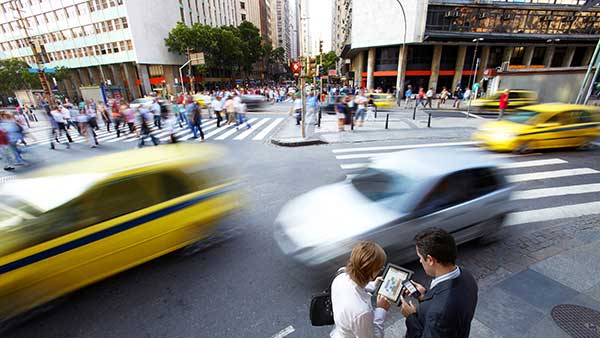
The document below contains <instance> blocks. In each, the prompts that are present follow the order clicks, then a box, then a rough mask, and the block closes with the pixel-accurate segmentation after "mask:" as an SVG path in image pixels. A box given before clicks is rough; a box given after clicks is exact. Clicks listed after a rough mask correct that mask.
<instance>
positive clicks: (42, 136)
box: [26, 117, 283, 146]
mask: <svg viewBox="0 0 600 338" xmlns="http://www.w3.org/2000/svg"><path fill="white" fill-rule="evenodd" d="M282 121H283V118H271V117H254V118H249V119H248V122H249V123H250V124H251V128H249V129H246V127H245V126H243V127H242V126H240V127H239V130H236V129H235V125H229V126H227V125H225V124H222V125H221V128H217V126H216V123H217V120H216V119H206V120H203V121H202V131H203V132H204V135H205V138H206V139H208V138H211V139H212V140H213V141H228V140H235V141H243V140H246V141H249V140H252V141H260V140H263V139H264V138H265V137H266V136H267V135H269V134H270V133H271V132H272V131H273V129H275V127H276V126H277V125H278V124H279V123H281V122H282ZM135 126H136V129H137V131H138V132H141V122H140V121H136V123H135ZM119 129H120V131H121V133H120V137H117V133H116V130H115V128H114V125H111V130H110V132H108V131H106V126H102V127H101V128H100V129H99V130H97V131H96V138H97V140H98V142H99V143H100V144H103V143H104V144H106V143H116V142H124V143H133V142H137V141H138V140H139V138H138V137H137V136H136V135H135V134H130V133H129V128H128V126H127V125H126V124H122V125H120V128H119ZM69 134H70V135H71V138H72V139H73V143H81V144H86V143H87V142H88V140H87V138H86V137H84V136H81V135H79V133H78V132H77V130H75V129H74V128H71V129H70V130H69ZM151 134H152V135H153V136H155V137H157V138H158V139H159V140H160V141H161V142H167V141H168V140H169V138H170V136H171V135H170V131H169V130H167V129H165V128H163V129H158V128H155V127H154V126H152V131H151ZM254 134H255V135H256V136H255V137H254V138H250V136H251V135H254ZM175 136H176V137H177V139H178V140H180V141H186V140H190V139H192V138H193V136H194V134H193V132H192V130H191V129H190V128H189V127H188V126H187V125H184V126H182V127H180V126H179V125H177V126H176V129H175ZM52 140H53V138H52V137H51V135H50V129H49V128H43V127H40V128H35V129H31V130H30V135H29V136H26V141H27V144H28V145H31V146H34V145H49V144H50V142H51V141H52ZM59 140H60V141H61V142H62V143H64V140H66V138H65V136H62V137H60V138H59ZM54 142H56V141H54Z"/></svg>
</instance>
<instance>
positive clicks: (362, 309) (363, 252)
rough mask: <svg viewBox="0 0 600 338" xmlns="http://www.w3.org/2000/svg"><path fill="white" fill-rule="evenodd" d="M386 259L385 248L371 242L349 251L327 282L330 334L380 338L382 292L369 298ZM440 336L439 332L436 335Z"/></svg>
mask: <svg viewBox="0 0 600 338" xmlns="http://www.w3.org/2000/svg"><path fill="white" fill-rule="evenodd" d="M386 260H387V255H386V254H385V251H384V250H383V249H382V248H381V247H380V246H379V245H377V244H375V243H373V242H368V241H365V242H361V243H359V244H358V245H357V246H356V247H354V249H352V253H351V254H350V258H349V259H348V263H347V264H346V266H345V268H344V270H343V273H341V274H339V275H338V276H337V277H336V278H335V279H334V280H333V283H331V305H332V308H333V319H334V322H335V326H334V328H333V330H332V331H331V333H330V336H331V338H355V337H361V338H362V337H369V338H374V337H376V338H383V335H384V328H383V322H384V321H385V317H386V315H387V311H388V310H389V309H390V303H389V301H388V300H387V299H386V298H385V297H384V296H378V297H377V303H376V306H375V309H373V305H372V302H371V298H372V293H373V292H375V290H376V289H377V286H378V284H379V283H381V279H380V278H378V274H379V272H380V271H381V269H382V268H383V267H384V265H385V262H386ZM440 337H441V336H440Z"/></svg>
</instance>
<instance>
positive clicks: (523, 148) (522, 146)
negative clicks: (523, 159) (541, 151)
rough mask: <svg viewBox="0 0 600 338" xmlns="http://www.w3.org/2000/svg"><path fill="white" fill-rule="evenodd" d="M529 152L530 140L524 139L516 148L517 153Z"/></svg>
mask: <svg viewBox="0 0 600 338" xmlns="http://www.w3.org/2000/svg"><path fill="white" fill-rule="evenodd" d="M529 152H531V143H530V142H529V141H523V142H522V143H521V144H519V146H518V147H517V148H516V149H515V153H517V154H527V153H529Z"/></svg>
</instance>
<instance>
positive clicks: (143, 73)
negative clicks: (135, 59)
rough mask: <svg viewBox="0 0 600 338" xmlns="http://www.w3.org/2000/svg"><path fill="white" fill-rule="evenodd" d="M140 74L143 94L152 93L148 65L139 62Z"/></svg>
mask: <svg viewBox="0 0 600 338" xmlns="http://www.w3.org/2000/svg"><path fill="white" fill-rule="evenodd" d="M137 70H138V74H139V75H140V81H141V83H142V94H143V95H148V94H150V93H152V87H151V86H150V74H149V73H148V66H146V65H141V64H137Z"/></svg>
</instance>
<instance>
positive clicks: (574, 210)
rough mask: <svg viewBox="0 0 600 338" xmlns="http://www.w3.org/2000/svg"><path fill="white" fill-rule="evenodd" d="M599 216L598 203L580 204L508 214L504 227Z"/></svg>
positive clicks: (599, 203) (599, 206)
mask: <svg viewBox="0 0 600 338" xmlns="http://www.w3.org/2000/svg"><path fill="white" fill-rule="evenodd" d="M596 214H600V202H590V203H580V204H572V205H565V206H562V207H552V208H544V209H536V210H527V211H519V212H513V213H510V214H508V216H507V218H506V221H505V222H504V226H514V225H519V224H525V223H533V222H544V221H551V220H556V219H564V218H573V217H581V216H588V215H596Z"/></svg>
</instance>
